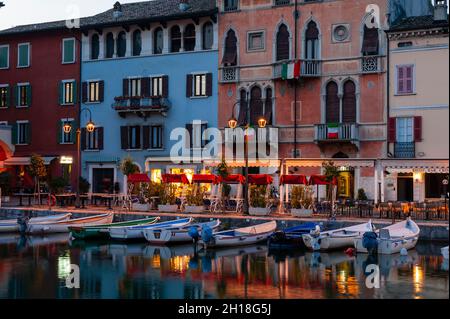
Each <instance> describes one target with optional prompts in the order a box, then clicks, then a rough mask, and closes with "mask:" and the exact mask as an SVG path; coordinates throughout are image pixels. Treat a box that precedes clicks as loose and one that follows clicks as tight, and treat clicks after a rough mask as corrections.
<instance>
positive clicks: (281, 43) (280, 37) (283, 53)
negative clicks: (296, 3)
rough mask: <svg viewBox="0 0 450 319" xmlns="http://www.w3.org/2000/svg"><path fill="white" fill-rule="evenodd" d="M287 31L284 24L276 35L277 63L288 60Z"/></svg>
mask: <svg viewBox="0 0 450 319" xmlns="http://www.w3.org/2000/svg"><path fill="white" fill-rule="evenodd" d="M289 36H290V35H289V31H288V28H287V26H286V25H285V24H282V25H281V26H280V28H279V29H278V33H277V61H282V60H288V59H289Z"/></svg>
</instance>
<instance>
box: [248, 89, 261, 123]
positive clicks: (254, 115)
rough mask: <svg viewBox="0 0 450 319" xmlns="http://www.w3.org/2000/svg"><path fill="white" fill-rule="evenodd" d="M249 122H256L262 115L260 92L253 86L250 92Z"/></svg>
mask: <svg viewBox="0 0 450 319" xmlns="http://www.w3.org/2000/svg"><path fill="white" fill-rule="evenodd" d="M250 96H251V97H250V123H251V124H253V125H257V124H258V120H259V118H260V117H261V116H263V115H264V114H263V103H262V101H261V97H262V92H261V89H260V88H259V87H254V88H253V89H252V91H251V93H250Z"/></svg>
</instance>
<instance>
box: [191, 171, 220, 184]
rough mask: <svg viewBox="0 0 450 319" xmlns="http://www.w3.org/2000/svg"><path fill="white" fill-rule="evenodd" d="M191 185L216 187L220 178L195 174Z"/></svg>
mask: <svg viewBox="0 0 450 319" xmlns="http://www.w3.org/2000/svg"><path fill="white" fill-rule="evenodd" d="M192 183H199V184H215V185H217V184H219V183H220V178H219V177H218V176H216V175H212V174H195V175H194V176H193V177H192Z"/></svg>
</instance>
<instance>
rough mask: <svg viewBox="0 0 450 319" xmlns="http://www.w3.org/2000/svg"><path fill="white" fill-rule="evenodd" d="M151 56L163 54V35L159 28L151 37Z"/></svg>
mask: <svg viewBox="0 0 450 319" xmlns="http://www.w3.org/2000/svg"><path fill="white" fill-rule="evenodd" d="M153 37H154V38H153V54H161V53H163V48H164V33H163V30H162V29H161V28H157V29H156V30H155V32H154V35H153Z"/></svg>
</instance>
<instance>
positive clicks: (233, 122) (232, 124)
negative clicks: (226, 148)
mask: <svg viewBox="0 0 450 319" xmlns="http://www.w3.org/2000/svg"><path fill="white" fill-rule="evenodd" d="M237 124H238V122H237V120H236V119H235V118H234V117H232V118H231V119H230V120H229V121H228V127H229V128H231V129H233V130H234V129H235V128H236V127H237Z"/></svg>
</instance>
